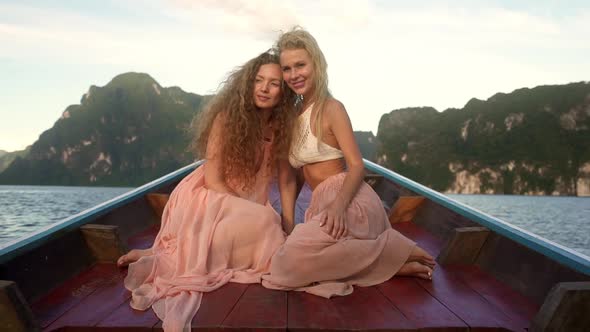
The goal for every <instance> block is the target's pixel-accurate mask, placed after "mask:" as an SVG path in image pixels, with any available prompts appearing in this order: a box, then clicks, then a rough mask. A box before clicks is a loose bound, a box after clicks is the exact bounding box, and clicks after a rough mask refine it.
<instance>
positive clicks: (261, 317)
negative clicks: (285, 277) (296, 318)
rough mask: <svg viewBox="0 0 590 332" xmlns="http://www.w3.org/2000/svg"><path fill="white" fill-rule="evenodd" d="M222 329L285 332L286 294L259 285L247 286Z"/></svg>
mask: <svg viewBox="0 0 590 332" xmlns="http://www.w3.org/2000/svg"><path fill="white" fill-rule="evenodd" d="M222 328H223V329H228V328H229V329H248V330H257V331H258V330H260V331H262V330H264V331H277V332H278V331H285V330H286V329H287V292H283V291H277V290H270V289H266V288H264V287H262V285H260V284H251V285H248V288H247V289H246V291H245V292H244V294H243V295H242V296H241V297H240V299H239V301H238V303H237V304H236V305H235V307H234V308H233V310H232V311H231V312H230V314H229V315H228V316H227V317H226V319H225V320H224V321H223V324H222Z"/></svg>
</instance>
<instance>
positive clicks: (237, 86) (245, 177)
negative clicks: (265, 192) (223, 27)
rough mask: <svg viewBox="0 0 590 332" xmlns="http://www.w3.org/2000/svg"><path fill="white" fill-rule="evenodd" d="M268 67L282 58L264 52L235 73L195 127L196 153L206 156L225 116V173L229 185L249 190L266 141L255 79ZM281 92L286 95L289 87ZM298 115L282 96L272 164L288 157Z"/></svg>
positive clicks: (274, 123) (274, 119) (274, 117)
mask: <svg viewBox="0 0 590 332" xmlns="http://www.w3.org/2000/svg"><path fill="white" fill-rule="evenodd" d="M265 64H279V60H278V56H277V55H276V54H275V53H272V52H270V51H267V52H264V53H262V54H260V55H259V56H257V57H256V58H254V59H251V60H250V61H248V62H246V63H245V64H244V65H243V66H241V67H238V68H237V69H235V70H234V71H233V72H231V73H230V74H229V76H228V77H227V79H226V80H225V81H224V82H223V83H222V84H221V86H220V89H219V91H218V92H217V94H216V95H215V96H214V97H213V98H212V99H211V100H210V101H209V103H208V104H207V106H206V107H205V110H204V111H203V112H201V113H200V114H199V115H197V116H196V117H195V119H194V120H193V126H192V127H196V129H197V130H196V133H195V136H194V138H193V142H192V147H193V150H194V152H195V153H196V155H197V156H198V157H204V156H205V153H206V151H207V143H208V142H209V139H210V137H209V135H210V133H211V129H212V127H213V123H214V121H215V119H216V118H217V117H218V115H223V116H222V118H223V119H224V123H223V128H224V130H223V135H224V136H223V138H222V139H221V140H219V141H220V142H221V147H219V151H220V154H219V156H218V157H217V158H221V162H220V163H219V165H220V167H221V174H223V177H224V180H225V181H226V183H228V182H235V181H236V180H237V182H238V183H241V184H243V186H244V187H243V189H246V190H247V189H250V188H251V186H252V185H253V184H254V180H255V177H256V172H257V171H258V170H257V169H256V166H257V165H259V163H258V162H257V161H258V160H257V158H259V157H260V154H259V153H258V150H257V149H259V148H260V143H261V142H262V141H263V126H262V125H261V119H260V112H259V110H258V108H257V107H256V104H255V102H254V80H255V78H256V75H257V74H258V70H259V69H260V67H261V66H262V65H265ZM281 90H282V93H283V92H284V90H285V88H284V87H282V89H281ZM295 116H296V115H295V110H294V107H293V106H291V105H290V104H288V103H287V101H286V100H285V98H284V96H281V101H280V102H279V104H278V105H277V106H276V107H275V109H274V110H273V111H272V115H271V123H272V128H273V137H274V139H273V143H272V148H271V149H272V150H271V151H272V158H271V162H272V163H274V162H275V161H276V160H277V159H278V158H286V156H287V155H288V151H289V144H290V138H291V133H292V128H293V123H294V119H295ZM263 166H264V165H263Z"/></svg>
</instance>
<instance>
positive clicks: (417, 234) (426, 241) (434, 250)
mask: <svg viewBox="0 0 590 332" xmlns="http://www.w3.org/2000/svg"><path fill="white" fill-rule="evenodd" d="M392 227H393V229H395V230H397V231H398V232H400V233H402V234H403V235H404V236H406V237H407V238H409V239H411V240H412V241H414V242H416V243H417V244H418V245H419V246H420V247H421V248H422V249H424V250H426V251H427V252H428V253H429V254H430V255H432V256H433V257H436V256H438V254H439V253H440V251H441V250H442V248H443V245H444V243H443V242H442V241H441V240H440V239H438V238H437V237H435V236H434V235H432V234H430V233H429V232H427V231H426V230H424V229H422V228H421V227H420V226H418V225H416V224H414V223H413V222H411V221H407V222H400V223H396V224H393V225H392Z"/></svg>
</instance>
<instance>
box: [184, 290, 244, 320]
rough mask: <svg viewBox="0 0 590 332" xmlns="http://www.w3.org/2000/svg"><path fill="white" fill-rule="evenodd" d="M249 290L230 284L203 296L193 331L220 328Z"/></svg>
mask: <svg viewBox="0 0 590 332" xmlns="http://www.w3.org/2000/svg"><path fill="white" fill-rule="evenodd" d="M247 288H248V285H245V284H236V283H231V282H230V283H229V284H227V285H224V286H222V287H221V288H219V289H217V290H215V291H213V292H210V293H205V294H203V301H202V302H201V307H200V308H199V311H197V314H196V315H195V318H193V321H192V322H191V325H192V327H193V329H195V328H196V329H203V328H210V329H212V328H218V327H219V328H220V327H221V325H222V323H223V321H224V320H225V319H226V317H227V316H228V315H229V313H230V312H231V311H232V309H233V308H234V307H235V305H236V303H237V302H238V300H239V299H240V298H241V297H242V295H243V294H244V292H246V289H247Z"/></svg>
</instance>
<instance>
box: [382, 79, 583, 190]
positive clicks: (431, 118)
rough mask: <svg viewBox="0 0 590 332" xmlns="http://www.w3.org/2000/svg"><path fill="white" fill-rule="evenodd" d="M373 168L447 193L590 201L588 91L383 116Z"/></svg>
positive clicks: (551, 88)
mask: <svg viewBox="0 0 590 332" xmlns="http://www.w3.org/2000/svg"><path fill="white" fill-rule="evenodd" d="M377 138H378V139H379V141H380V142H381V143H382V144H381V145H380V147H379V150H378V152H377V155H378V157H377V159H378V161H379V162H380V163H381V164H383V165H384V166H386V167H388V168H391V169H393V170H394V171H396V172H399V173H400V174H402V175H405V176H407V177H409V178H411V179H413V180H415V181H417V182H420V183H422V184H424V185H427V186H430V187H432V188H434V189H436V190H439V191H444V192H449V193H473V194H480V193H488V194H492V193H494V194H532V195H578V196H587V195H590V83H589V82H580V83H571V84H567V85H547V86H539V87H536V88H533V89H526V88H525V89H518V90H516V91H514V92H512V93H508V94H504V93H498V94H495V95H494V96H492V97H491V98H489V99H488V100H486V101H482V100H478V99H471V100H470V101H469V102H468V103H467V104H466V105H465V107H464V108H462V109H448V110H445V111H444V112H437V111H436V110H435V109H434V108H431V107H422V108H406V109H399V110H394V111H392V112H390V113H389V114H385V115H383V116H382V117H381V120H380V122H379V130H378V133H377Z"/></svg>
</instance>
